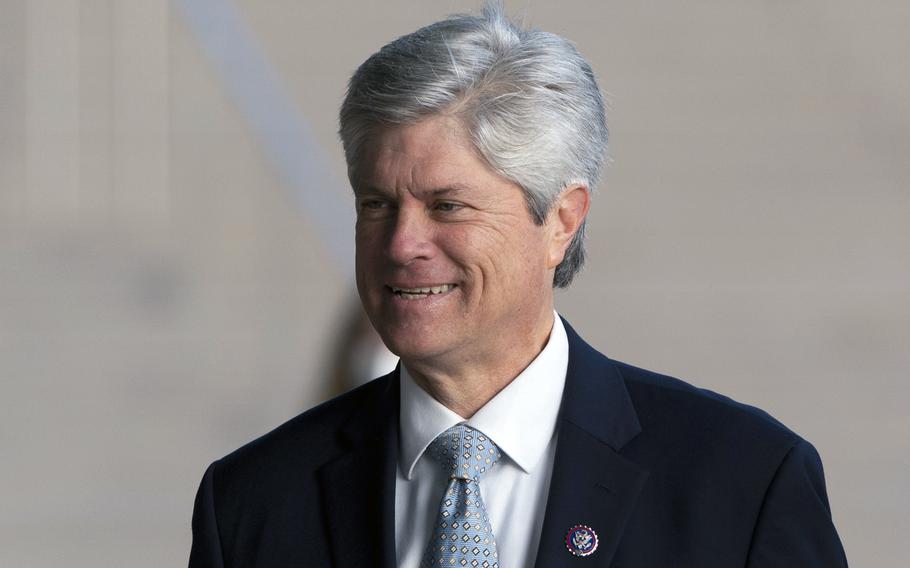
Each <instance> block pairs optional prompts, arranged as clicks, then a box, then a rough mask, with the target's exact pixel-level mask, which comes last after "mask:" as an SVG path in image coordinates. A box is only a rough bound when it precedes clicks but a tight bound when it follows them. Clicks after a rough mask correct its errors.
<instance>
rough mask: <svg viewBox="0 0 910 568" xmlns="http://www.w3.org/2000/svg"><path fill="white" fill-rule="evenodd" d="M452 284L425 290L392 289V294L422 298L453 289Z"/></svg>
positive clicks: (430, 287) (409, 297)
mask: <svg viewBox="0 0 910 568" xmlns="http://www.w3.org/2000/svg"><path fill="white" fill-rule="evenodd" d="M454 287H455V285H454V284H443V285H442V286H429V287H426V288H392V292H395V293H396V294H401V295H402V296H404V297H406V298H408V299H412V298H422V297H425V296H427V295H429V294H442V293H443V292H448V291H449V290H451V289H452V288H454Z"/></svg>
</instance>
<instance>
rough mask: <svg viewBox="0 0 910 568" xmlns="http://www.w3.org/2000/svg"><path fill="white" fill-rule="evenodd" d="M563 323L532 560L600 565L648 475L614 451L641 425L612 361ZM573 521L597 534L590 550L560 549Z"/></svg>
mask: <svg viewBox="0 0 910 568" xmlns="http://www.w3.org/2000/svg"><path fill="white" fill-rule="evenodd" d="M564 323H565V322H564ZM565 327H566V334H567V335H568V338H569V367H568V370H567V374H566V387H565V392H564V394H563V403H562V408H561V409H560V421H559V434H558V441H557V446H556V458H555V462H554V464H553V476H552V478H551V481H550V493H549V496H548V499H547V509H546V513H545V515H544V522H543V528H542V530H541V535H540V545H539V547H538V551H537V562H536V566H538V567H540V568H545V567H548V566H569V565H571V564H574V563H576V562H577V563H578V564H579V565H580V566H582V565H583V566H588V567H592V568H593V567H601V568H605V567H607V566H609V565H610V563H611V561H612V559H613V556H614V554H615V552H616V549H617V548H618V546H619V543H620V540H621V538H622V533H623V530H624V528H625V525H626V521H627V520H628V518H629V515H630V514H631V513H632V511H633V510H634V507H635V502H636V499H637V497H638V493H639V491H641V488H642V486H643V485H644V483H645V480H646V479H647V477H648V472H647V471H645V470H644V469H642V468H640V467H639V466H637V465H636V464H634V463H632V462H630V461H629V460H627V459H626V458H624V457H623V456H622V455H620V453H619V450H620V449H621V448H622V447H623V446H624V445H625V444H626V443H628V442H629V441H630V440H631V439H632V438H634V437H635V436H636V435H638V433H639V432H640V431H641V426H640V425H639V422H638V417H637V416H636V414H635V409H634V408H633V406H632V401H631V399H630V398H629V394H628V392H627V391H626V388H625V384H624V383H623V380H622V377H621V376H620V375H619V372H618V370H617V369H616V368H615V366H614V365H613V363H612V362H611V361H610V360H609V359H607V358H606V357H604V356H603V355H601V354H600V353H598V352H597V351H595V350H594V349H593V348H592V347H590V346H589V345H587V344H586V343H585V342H584V341H582V339H581V338H580V337H578V335H577V334H576V333H575V331H574V330H573V329H572V328H571V327H570V326H569V325H568V323H565ZM576 525H585V526H588V527H590V528H591V529H593V530H594V532H595V533H596V534H597V538H598V546H597V549H596V550H595V552H594V553H593V554H591V555H590V556H587V557H577V556H573V555H572V554H571V553H570V552H569V551H568V550H567V548H566V536H567V534H568V532H569V530H570V529H571V528H572V527H574V526H576Z"/></svg>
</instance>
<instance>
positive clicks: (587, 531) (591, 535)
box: [566, 525, 598, 556]
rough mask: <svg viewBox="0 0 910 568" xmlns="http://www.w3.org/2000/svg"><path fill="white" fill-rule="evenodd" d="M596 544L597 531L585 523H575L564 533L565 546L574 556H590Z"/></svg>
mask: <svg viewBox="0 0 910 568" xmlns="http://www.w3.org/2000/svg"><path fill="white" fill-rule="evenodd" d="M597 544H598V543H597V533H596V532H594V529H592V528H591V527H587V526H585V525H575V526H574V527H572V528H570V529H569V532H568V533H567V534H566V548H568V549H569V552H571V553H572V554H574V555H575V556H591V555H592V554H594V551H595V550H597Z"/></svg>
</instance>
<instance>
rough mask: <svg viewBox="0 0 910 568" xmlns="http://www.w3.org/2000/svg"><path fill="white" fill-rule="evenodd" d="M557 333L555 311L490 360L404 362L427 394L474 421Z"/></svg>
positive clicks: (498, 350)
mask: <svg viewBox="0 0 910 568" xmlns="http://www.w3.org/2000/svg"><path fill="white" fill-rule="evenodd" d="M552 329H553V311H552V310H550V311H549V312H548V314H547V317H544V318H541V320H540V321H539V322H538V325H536V326H535V329H533V330H532V331H531V333H527V334H520V336H521V337H522V338H526V340H525V341H519V340H518V336H516V337H515V338H514V339H515V341H514V342H513V344H512V346H511V347H510V348H509V349H506V350H501V349H497V350H495V352H493V353H490V354H489V355H490V356H489V357H488V358H485V357H482V356H476V355H475V356H471V357H468V358H466V359H465V360H461V361H456V362H446V363H440V362H439V361H402V363H403V364H404V365H405V366H406V367H407V368H408V372H409V373H410V374H411V376H412V377H413V378H414V382H415V383H417V385H419V386H420V387H421V388H422V389H423V390H425V391H426V392H427V393H429V394H430V396H432V397H433V398H435V399H436V400H437V401H439V402H440V403H441V404H443V405H444V406H446V408H448V409H449V410H451V411H452V412H454V413H456V414H458V415H459V416H461V417H462V418H470V417H471V416H474V414H475V413H477V411H478V410H480V409H481V408H483V406H484V405H485V404H486V403H488V402H489V401H490V399H492V398H493V397H494V396H496V395H497V394H498V393H499V391H501V390H502V389H504V388H506V387H507V386H508V385H509V383H511V382H512V381H513V380H514V379H515V377H517V376H518V375H519V374H521V372H522V371H524V370H525V369H526V368H527V366H528V365H530V364H531V362H532V361H533V360H534V359H535V358H536V357H537V356H538V355H540V352H541V351H543V348H544V347H545V346H546V345H547V341H548V340H549V338H550V331H551V330H552Z"/></svg>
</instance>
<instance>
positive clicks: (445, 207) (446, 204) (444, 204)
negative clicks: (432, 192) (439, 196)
mask: <svg viewBox="0 0 910 568" xmlns="http://www.w3.org/2000/svg"><path fill="white" fill-rule="evenodd" d="M433 207H434V209H436V211H441V212H443V213H451V212H453V211H458V210H459V209H461V208H462V207H464V206H463V205H461V204H460V203H452V202H451V201H440V202H439V203H437V204H436V205H434V206H433Z"/></svg>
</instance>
